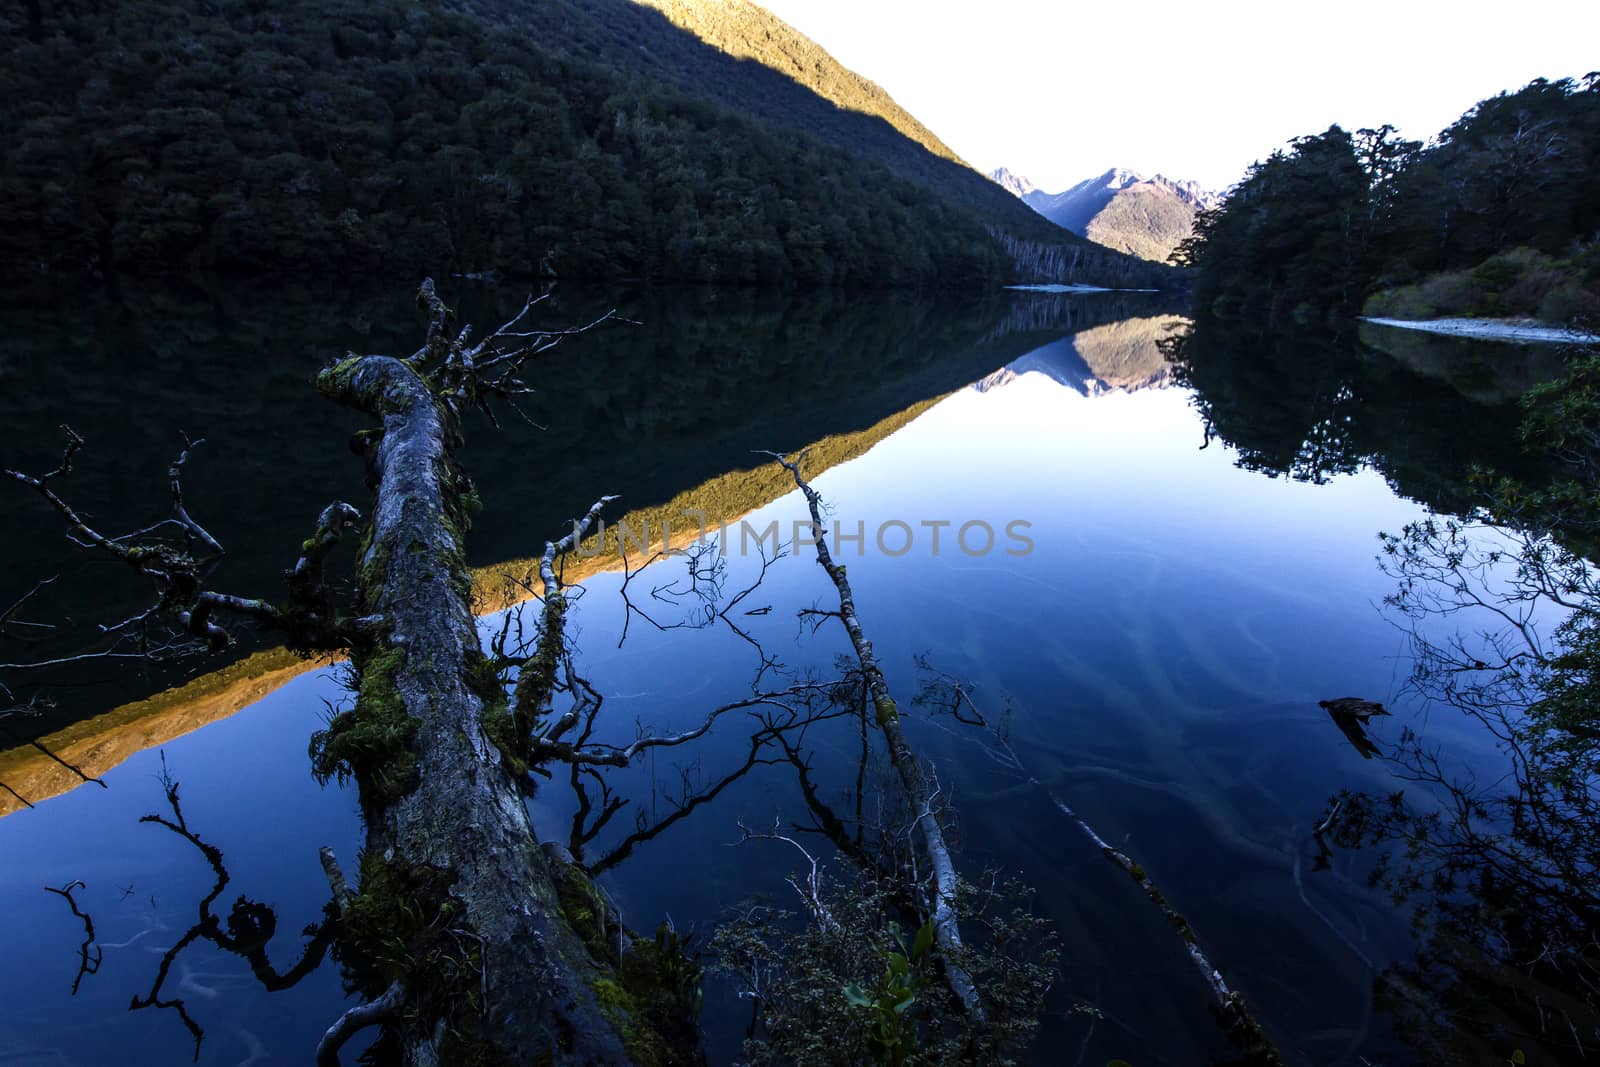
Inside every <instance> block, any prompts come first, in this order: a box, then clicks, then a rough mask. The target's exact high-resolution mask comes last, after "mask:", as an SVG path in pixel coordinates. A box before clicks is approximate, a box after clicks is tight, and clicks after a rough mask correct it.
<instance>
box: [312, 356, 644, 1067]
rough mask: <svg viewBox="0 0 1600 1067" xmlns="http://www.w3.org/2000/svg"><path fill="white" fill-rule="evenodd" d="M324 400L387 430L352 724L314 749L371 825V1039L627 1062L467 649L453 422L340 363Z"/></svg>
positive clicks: (366, 943) (380, 450)
mask: <svg viewBox="0 0 1600 1067" xmlns="http://www.w3.org/2000/svg"><path fill="white" fill-rule="evenodd" d="M317 385H318V388H319V390H320V391H321V392H322V393H323V394H324V395H325V396H327V397H329V398H330V399H332V400H334V401H336V402H338V403H340V404H344V405H346V406H349V407H352V408H355V409H357V410H359V411H363V412H365V413H367V414H369V415H371V416H373V417H374V418H375V419H378V420H379V421H380V423H381V429H380V430H379V431H377V432H376V433H370V432H369V433H368V434H366V435H364V436H363V438H362V442H363V447H364V448H365V449H366V451H367V459H368V462H369V474H370V478H371V480H372V482H373V483H374V484H375V487H376V488H375V493H376V498H375V503H374V506H373V511H372V517H371V522H370V528H369V534H368V538H367V541H366V543H365V545H364V548H363V550H362V556H361V560H360V571H359V582H358V596H359V599H360V608H361V613H362V615H364V616H366V617H368V618H369V619H373V620H374V623H375V625H374V626H373V627H372V628H371V630H370V634H369V636H368V637H367V638H366V639H365V640H364V641H362V642H360V643H359V644H358V645H357V647H355V648H353V649H352V658H353V663H354V666H355V669H356V671H357V672H358V675H359V678H360V689H359V695H358V697H357V701H356V704H355V707H354V708H353V710H351V711H347V712H345V713H343V714H341V715H340V716H338V717H336V718H335V719H334V720H333V721H332V722H331V723H330V724H329V728H328V729H327V730H325V731H323V732H322V733H320V734H319V735H318V736H317V738H316V739H315V741H314V742H313V750H314V756H315V759H316V762H317V765H318V769H319V772H320V773H323V774H348V775H349V776H351V777H353V778H354V779H355V780H356V782H357V783H358V786H359V788H360V793H361V801H362V807H363V811H364V814H365V817H366V823H367V842H366V851H365V856H364V858H363V860H362V864H361V878H360V884H359V886H358V887H357V890H356V892H355V894H354V895H353V896H352V897H348V898H347V903H346V905H345V907H344V908H343V913H344V920H343V928H344V932H345V937H344V942H343V945H342V953H343V958H344V959H345V961H346V963H347V965H349V966H351V967H352V968H353V969H355V970H356V971H357V973H367V974H370V981H369V982H368V984H369V985H370V986H371V989H370V990H368V992H369V993H370V994H371V995H373V996H374V997H377V996H378V994H379V993H380V992H381V991H382V990H383V989H384V988H385V987H386V986H387V987H388V988H389V989H391V990H393V989H394V987H395V985H396V984H398V985H399V986H400V987H401V989H402V990H403V995H402V996H401V997H400V1001H401V1003H403V1005H404V1007H403V1008H402V1009H401V1010H399V1011H398V1012H394V1013H390V1014H389V1015H388V1017H387V1018H386V1020H385V1022H384V1027H385V1031H386V1032H385V1034H384V1037H383V1038H382V1039H381V1040H383V1041H386V1042H389V1043H390V1044H391V1046H398V1048H400V1049H402V1050H403V1055H404V1059H405V1062H407V1063H408V1064H433V1063H450V1064H455V1063H474V1064H475V1063H478V1062H508V1063H518V1064H522V1063H557V1064H565V1063H573V1064H608V1063H627V1062H631V1061H632V1059H633V1057H631V1056H630V1054H629V1051H628V1049H627V1047H626V1046H627V1042H626V1041H625V1038H624V1035H625V1032H626V1031H627V1030H628V1029H629V1025H630V1021H629V1020H628V1019H626V1018H623V1017H621V1016H620V1015H619V1012H618V1010H617V1006H616V1004H615V1003H614V1000H615V998H605V999H606V1001H607V1002H606V1003H602V997H601V996H599V995H597V990H598V991H600V992H602V993H603V992H604V990H606V989H608V988H610V986H609V984H608V983H609V981H610V979H609V977H608V971H607V970H605V969H603V968H602V966H601V965H599V964H597V963H596V962H595V961H594V960H593V959H592V958H591V956H590V954H589V952H588V950H587V949H586V948H585V946H584V944H583V942H582V941H581V940H580V938H579V937H578V936H577V935H576V934H575V933H574V931H573V929H572V927H571V926H570V925H569V923H568V922H567V920H566V919H565V917H564V916H563V914H562V911H561V906H560V903H559V901H558V898H557V894H556V889H555V883H554V881H553V878H552V871H551V868H550V862H549V860H547V858H546V856H545V855H544V853H543V852H542V851H541V849H540V847H539V842H538V841H537V839H536V838H535V836H534V832H533V828H532V826H531V825H530V822H529V819H528V814H527V810H526V808H525V806H524V800H523V792H522V789H521V786H520V784H519V780H518V777H517V776H516V775H514V774H513V772H512V771H511V770H510V769H509V768H508V767H507V765H506V763H505V762H504V760H503V756H502V753H501V751H500V749H499V748H498V747H497V746H496V745H495V743H494V742H493V741H492V740H491V738H490V736H489V733H488V731H487V730H486V726H485V723H486V720H492V718H493V717H494V716H495V715H504V714H505V710H506V709H505V699H506V698H505V691H504V688H503V686H502V685H501V684H500V680H499V677H498V675H497V672H496V671H495V670H494V669H493V668H492V667H490V665H489V663H488V661H487V660H486V658H485V656H484V653H483V651H482V647H481V645H480V641H479V636H478V632H477V628H476V625H475V622H474V618H473V614H472V611H471V604H470V591H471V590H470V580H469V578H468V575H467V572H466V568H465V560H464V553H463V538H464V536H465V533H466V530H467V526H468V521H469V512H470V510H471V508H470V501H471V500H472V496H471V488H470V484H469V483H468V481H467V479H466V477H465V476H464V474H463V473H462V471H461V470H460V468H459V467H458V466H457V463H456V460H455V450H456V447H457V445H458V443H459V434H458V428H457V413H456V410H455V408H454V406H453V405H452V404H451V403H449V402H448V400H447V399H442V398H441V397H440V396H439V395H436V389H437V384H436V383H435V382H433V381H431V380H430V379H429V378H427V377H424V374H423V373H420V372H419V363H417V362H413V361H408V360H401V359H395V358H392V357H387V356H365V357H352V358H350V359H347V360H345V361H344V362H343V363H341V364H339V365H338V366H336V367H332V368H329V369H327V370H325V371H323V372H322V374H321V375H320V376H319V378H318V382H317Z"/></svg>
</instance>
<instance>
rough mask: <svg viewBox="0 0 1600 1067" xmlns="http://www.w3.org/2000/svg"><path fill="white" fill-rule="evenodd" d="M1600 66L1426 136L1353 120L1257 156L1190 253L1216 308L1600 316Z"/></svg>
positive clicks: (1210, 215)
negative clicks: (1347, 126)
mask: <svg viewBox="0 0 1600 1067" xmlns="http://www.w3.org/2000/svg"><path fill="white" fill-rule="evenodd" d="M1597 238H1600V73H1596V74H1590V75H1587V76H1586V77H1584V78H1582V79H1581V80H1573V79H1563V80H1560V81H1545V80H1542V79H1541V80H1539V81H1535V82H1533V83H1531V84H1530V85H1528V86H1526V87H1524V88H1523V89H1520V90H1518V91H1516V92H1509V93H1502V94H1500V95H1499V96H1495V97H1493V98H1491V99H1488V100H1484V101H1482V102H1480V103H1478V104H1477V105H1476V106H1474V107H1473V108H1472V109H1471V110H1470V111H1468V112H1467V113H1466V114H1465V115H1463V116H1462V117H1461V118H1460V119H1459V120H1458V121H1457V122H1456V123H1455V124H1454V125H1452V126H1450V127H1449V128H1448V129H1446V130H1444V131H1443V132H1442V133H1440V134H1439V135H1438V137H1436V138H1435V139H1434V140H1433V141H1432V142H1430V143H1429V144H1427V145H1423V144H1422V143H1421V142H1417V141H1407V140H1404V139H1401V138H1399V137H1397V136H1396V134H1395V130H1394V128H1393V127H1391V126H1380V127H1376V128H1371V129H1362V130H1359V131H1357V132H1355V133H1354V134H1352V133H1350V132H1349V131H1347V130H1344V129H1342V128H1340V127H1338V126H1334V127H1331V128H1329V129H1328V130H1327V131H1325V132H1323V133H1320V134H1316V135H1313V136H1309V137H1302V138H1299V139H1298V140H1296V141H1294V142H1293V143H1292V144H1291V145H1290V146H1289V147H1288V149H1287V150H1281V151H1277V152H1274V153H1273V154H1272V155H1271V156H1269V157H1268V158H1267V159H1266V160H1265V161H1264V162H1259V163H1256V164H1255V165H1254V166H1252V167H1251V168H1250V170H1249V172H1248V173H1247V174H1246V176H1245V178H1244V180H1243V181H1242V182H1241V183H1240V184H1239V186H1238V187H1237V188H1236V189H1235V190H1234V191H1233V192H1232V193H1231V194H1230V195H1229V197H1228V199H1227V201H1226V202H1225V203H1224V204H1223V205H1222V206H1221V207H1220V208H1218V209H1216V210H1213V211H1208V212H1203V213H1202V214H1201V215H1200V217H1199V218H1198V219H1197V220H1196V224H1195V236H1194V237H1193V238H1192V239H1191V240H1190V241H1188V242H1186V243H1185V245H1184V246H1182V247H1181V248H1180V250H1179V253H1178V259H1179V262H1181V263H1184V264H1185V265H1188V266H1191V267H1193V268H1195V270H1196V277H1195V290H1196V296H1197V298H1198V300H1199V302H1200V304H1201V306H1202V307H1204V308H1208V309H1212V310H1216V311H1219V312H1223V313H1230V312H1239V313H1251V314H1268V315H1275V314H1280V313H1291V312H1299V313H1301V314H1302V315H1303V314H1305V313H1307V312H1318V313H1326V312H1329V311H1332V312H1336V313H1340V312H1342V313H1349V312H1353V311H1357V310H1361V309H1363V308H1364V307H1365V310H1366V311H1368V313H1371V314H1379V315H1385V314H1388V315H1396V316H1399V317H1405V318H1422V317H1431V316H1434V315H1515V316H1528V317H1534V318H1540V319H1544V320H1547V321H1558V322H1565V321H1569V320H1571V319H1574V318H1580V317H1593V316H1595V315H1597V314H1600V240H1597Z"/></svg>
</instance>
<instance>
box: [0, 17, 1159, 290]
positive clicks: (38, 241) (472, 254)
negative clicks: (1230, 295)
mask: <svg viewBox="0 0 1600 1067" xmlns="http://www.w3.org/2000/svg"><path fill="white" fill-rule="evenodd" d="M657 2H658V5H659V6H646V5H644V4H640V3H633V2H627V0H442V2H441V3H439V4H430V5H423V4H415V3H411V2H408V0H371V2H366V3H358V2H356V0H326V2H324V3H313V2H312V0H280V2H279V3H278V4H276V5H274V6H273V7H272V8H270V9H264V8H262V7H261V5H259V3H256V2H255V0H214V2H213V3H211V4H209V5H206V6H205V7H204V8H203V9H201V10H198V11H191V10H190V9H189V7H188V6H187V5H184V4H181V3H179V2H178V0H150V2H149V3H147V4H139V5H131V6H127V7H117V8H114V9H108V8H105V7H104V6H103V5H97V4H89V3H76V2H69V3H64V4H60V5H51V6H49V7H48V8H43V9H41V10H40V18H39V19H37V20H30V19H29V17H27V15H26V12H25V11H23V10H21V9H18V8H16V7H14V6H13V7H6V8H0V60H3V62H0V90H3V91H4V92H5V93H6V96H7V98H8V99H10V100H12V101H14V102H16V104H17V106H15V107H12V108H7V109H5V111H4V112H3V113H0V277H3V278H7V279H15V280H17V281H21V282H33V283H42V284H50V283H51V280H52V279H56V278H65V277H85V276H86V277H90V278H96V277H98V278H102V279H107V280H110V279H112V278H114V277H116V276H118V275H139V276H155V275H169V276H171V275H184V274H193V273H199V274H200V275H203V276H207V277H210V276H222V275H227V276H234V277H252V276H253V277H301V278H305V279H308V280H309V279H313V278H320V277H328V276H333V275H339V276H345V277H349V276H371V277H378V276H380V275H381V276H392V275H394V274H396V273H399V274H401V275H414V274H421V273H433V272H451V273H462V274H471V273H488V272H500V273H503V274H505V275H507V276H511V277H529V276H532V277H542V278H556V277H560V278H591V279H606V278H610V279H638V280H647V281H686V282H716V283H727V284H783V285H790V284H798V285H869V286H899V285H939V286H967V285H973V284H992V283H994V282H996V281H1000V280H1007V279H1017V280H1037V279H1035V278H1033V277H1031V276H1027V272H1025V271H1024V270H1023V269H1022V267H1021V266H1020V265H1019V264H1018V263H1017V262H1016V261H1015V259H1014V257H1012V255H1011V253H1010V252H1008V251H1007V246H1006V245H1005V243H1004V241H1003V240H1001V239H1000V235H1001V234H1003V235H1005V236H1009V237H1013V238H1015V239H1017V240H1019V241H1021V242H1024V243H1029V244H1031V245H1037V246H1039V247H1041V248H1047V249H1049V248H1057V249H1060V248H1065V249H1068V250H1069V251H1070V252H1071V253H1073V254H1072V255H1070V256H1065V257H1057V258H1058V259H1059V260H1061V261H1062V262H1071V263H1073V264H1075V265H1079V270H1080V273H1081V276H1082V278H1083V280H1088V281H1101V282H1102V283H1103V284H1111V285H1117V284H1133V285H1140V284H1150V282H1151V280H1152V278H1155V277H1158V276H1159V275H1152V274H1150V273H1149V272H1148V271H1146V270H1145V266H1144V265H1142V264H1139V263H1137V261H1134V260H1131V259H1123V258H1121V257H1116V256H1114V255H1112V254H1110V253H1106V254H1104V255H1100V254H1098V250H1095V251H1090V250H1091V249H1093V248H1094V246H1093V245H1091V244H1089V243H1088V242H1086V241H1083V240H1081V239H1080V238H1078V237H1076V236H1074V235H1072V234H1070V233H1067V232H1065V231H1063V230H1061V229H1060V228H1058V227H1055V226H1053V225H1051V224H1050V223H1049V222H1048V221H1047V220H1044V219H1042V218H1041V217H1039V216H1038V215H1037V214H1036V213H1034V212H1032V211H1030V210H1029V209H1028V208H1027V207H1026V206H1025V205H1021V204H1019V203H1018V202H1017V201H1016V198H1015V197H1012V196H1009V195H1007V194H1006V193H1005V191H1004V190H1001V189H997V188H996V187H995V186H994V185H993V183H991V182H989V181H988V180H987V179H985V178H984V177H983V176H982V175H981V174H978V173H977V172H976V171H973V170H971V169H970V168H969V167H967V166H966V165H965V164H963V163H961V162H960V161H959V160H958V159H957V158H955V156H954V153H953V152H951V151H950V150H949V148H948V147H947V146H945V145H944V144H943V143H942V142H940V141H939V140H938V139H937V138H936V137H934V136H933V134H932V133H931V131H928V130H927V129H926V127H923V126H922V125H921V124H920V123H918V122H917V121H916V120H915V119H914V118H913V117H912V116H910V115H909V114H908V113H906V112H905V111H904V110H903V109H901V108H899V106H898V105H897V104H895V103H894V102H893V100H892V98H891V97H889V96H888V94H887V93H885V92H883V90H882V89H881V88H880V87H878V86H876V85H875V84H874V83H872V82H870V81H869V80H867V79H865V78H863V77H861V76H860V75H857V74H855V73H853V72H850V71H849V70H848V69H846V68H844V67H842V66H841V65H839V64H838V63H837V62H836V61H834V60H833V59H832V57H831V56H828V55H827V53H826V52H825V51H824V50H822V49H821V48H820V47H818V46H815V45H814V44H813V43H811V42H809V41H808V40H807V39H806V38H804V37H803V36H802V35H800V34H798V32H797V31H794V30H793V29H792V28H790V27H788V26H787V24H784V23H781V21H780V20H777V19H776V18H775V17H772V16H770V15H768V14H767V13H765V12H764V11H763V10H762V9H760V8H757V7H755V6H754V5H753V4H749V3H746V2H745V0H697V2H695V3H685V2H684V0H657ZM668 8H670V14H671V17H669V11H668V10H666V9H668ZM673 17H675V18H677V19H678V20H679V21H680V22H683V23H685V24H692V25H693V26H694V28H695V29H694V32H691V31H690V30H688V29H685V28H683V26H682V25H679V24H678V23H675V22H674V21H673V20H672V19H673ZM174 26H181V27H182V28H183V32H182V35H181V40H177V39H175V38H174V37H173V33H174V30H173V27H174ZM700 34H704V35H705V36H706V37H709V38H711V39H713V40H715V41H720V42H721V43H720V44H716V43H708V42H707V41H706V40H702V39H701V37H700V36H699V35H700ZM746 56H748V57H750V58H741V57H746ZM774 65H775V66H774ZM776 68H783V69H776ZM996 231H999V233H998V234H997V232H996ZM1049 280H1055V279H1049Z"/></svg>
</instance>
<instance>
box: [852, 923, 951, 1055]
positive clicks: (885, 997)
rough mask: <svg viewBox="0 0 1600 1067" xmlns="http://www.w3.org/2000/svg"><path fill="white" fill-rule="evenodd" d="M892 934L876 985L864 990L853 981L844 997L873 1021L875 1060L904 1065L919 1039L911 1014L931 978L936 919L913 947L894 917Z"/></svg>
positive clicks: (920, 932)
mask: <svg viewBox="0 0 1600 1067" xmlns="http://www.w3.org/2000/svg"><path fill="white" fill-rule="evenodd" d="M889 937H890V939H891V940H892V941H893V942H894V947H893V948H891V949H890V950H889V954H888V957H887V958H886V959H885V961H884V967H883V974H882V975H880V976H879V978H878V981H877V982H876V984H874V985H871V986H868V987H867V988H865V989H863V988H862V987H861V986H860V985H859V984H856V983H851V984H850V985H847V986H845V987H844V999H845V1002H846V1003H848V1004H849V1005H850V1006H851V1007H852V1008H861V1009H863V1010H864V1011H865V1012H866V1013H867V1015H868V1017H869V1018H870V1020H871V1022H870V1023H869V1025H868V1031H867V1048H868V1050H869V1051H870V1052H871V1053H872V1062H873V1063H880V1064H893V1065H894V1067H900V1065H901V1064H903V1063H905V1062H906V1057H907V1056H908V1055H909V1054H910V1052H911V1049H912V1047H913V1046H914V1044H915V1041H916V1032H915V1028H914V1027H913V1026H912V1025H911V1019H910V1017H909V1015H908V1014H907V1013H908V1012H909V1011H910V1010H911V1007H912V1005H914V1004H915V1003H916V1002H917V995H918V994H919V993H921V992H922V990H923V988H924V987H925V986H927V984H928V982H929V980H930V979H929V977H928V974H927V969H928V965H929V963H930V962H931V961H930V960H929V958H928V950H929V949H930V948H932V947H933V922H932V921H931V920H930V921H929V922H926V923H923V924H922V927H921V928H920V929H918V930H917V936H916V940H915V941H914V942H913V944H912V945H911V947H910V948H909V949H908V948H907V947H906V943H905V938H904V936H903V935H902V934H901V932H900V924H899V923H896V922H895V921H894V920H893V919H891V920H889Z"/></svg>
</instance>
